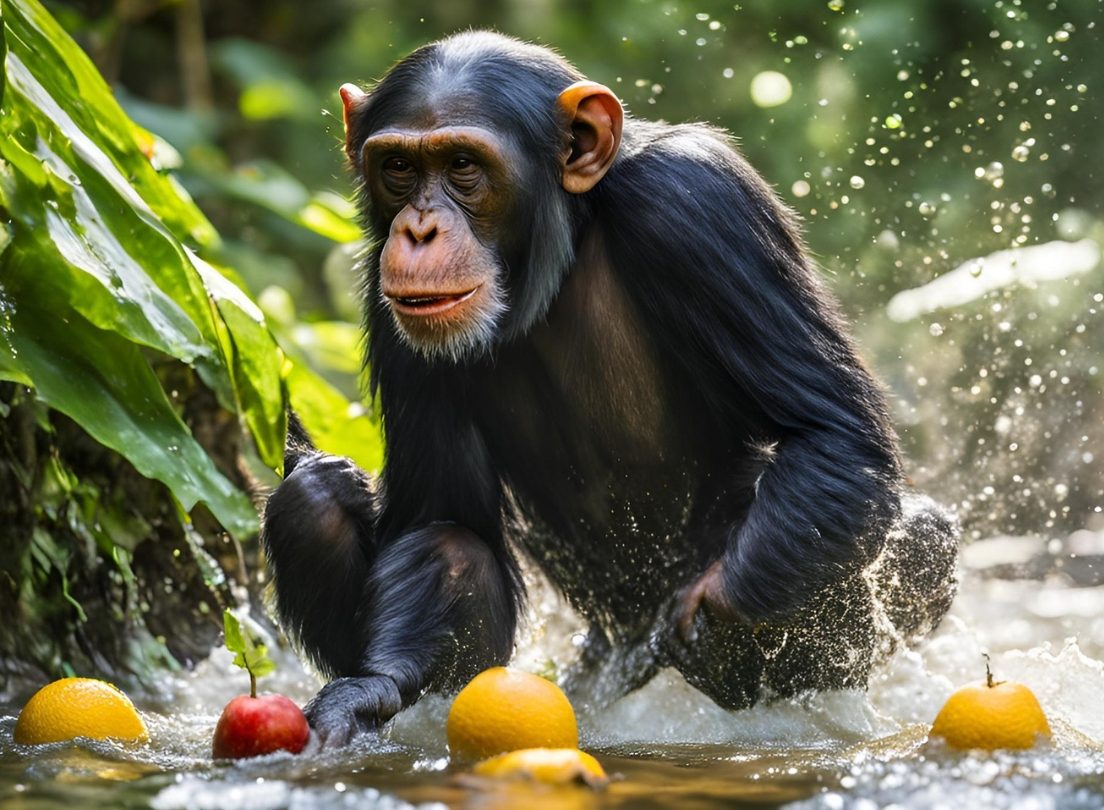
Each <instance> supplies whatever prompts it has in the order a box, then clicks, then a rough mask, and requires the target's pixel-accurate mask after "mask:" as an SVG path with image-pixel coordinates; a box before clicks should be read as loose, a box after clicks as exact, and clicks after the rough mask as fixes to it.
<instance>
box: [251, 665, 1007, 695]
mask: <svg viewBox="0 0 1104 810" xmlns="http://www.w3.org/2000/svg"><path fill="white" fill-rule="evenodd" d="M986 668H988V665H987V666H986ZM246 671H247V672H248V673H249V697H251V698H255V697H257V676H256V675H254V674H253V670H251V669H249V670H246ZM989 685H990V686H992V685H993V677H992V676H991V675H990V676H989Z"/></svg>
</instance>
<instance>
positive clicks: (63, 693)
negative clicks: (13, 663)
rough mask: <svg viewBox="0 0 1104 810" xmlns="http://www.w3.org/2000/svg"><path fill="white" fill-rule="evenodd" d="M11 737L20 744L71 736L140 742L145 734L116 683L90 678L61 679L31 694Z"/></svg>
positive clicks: (62, 738) (51, 740) (144, 725)
mask: <svg viewBox="0 0 1104 810" xmlns="http://www.w3.org/2000/svg"><path fill="white" fill-rule="evenodd" d="M14 737H15V741H16V742H17V743H19V744H20V745H37V744H39V743H52V742H62V741H64V740H71V739H73V738H74V737H91V738H93V739H96V740H103V739H107V738H109V737H110V738H112V739H116V740H124V741H127V742H142V741H145V740H147V739H149V733H148V732H147V731H146V724H145V723H143V722H142V718H141V717H139V716H138V712H137V711H135V709H134V704H133V703H131V702H130V698H128V697H127V696H126V695H124V694H123V693H122V691H120V690H119V688H118V687H117V686H114V685H113V684H110V683H107V682H106V681H98V680H96V679H94V678H62V679H61V680H60V681H54V682H53V683H49V684H46V686H44V687H42V688H41V689H39V690H38V691H37V692H35V693H34V695H32V696H31V699H30V700H28V701H27V705H26V706H24V707H23V711H21V712H20V713H19V719H18V720H16V722H15V734H14Z"/></svg>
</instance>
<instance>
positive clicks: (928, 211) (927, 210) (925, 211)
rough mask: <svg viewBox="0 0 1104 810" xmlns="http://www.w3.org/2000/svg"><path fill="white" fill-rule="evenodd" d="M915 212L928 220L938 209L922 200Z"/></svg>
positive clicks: (933, 204)
mask: <svg viewBox="0 0 1104 810" xmlns="http://www.w3.org/2000/svg"><path fill="white" fill-rule="evenodd" d="M916 210H917V211H919V212H920V215H921V216H923V217H927V218H929V219H930V218H931V217H934V216H935V212H936V211H937V210H939V209H937V208H936V207H935V203H931V202H928V201H927V200H924V202H922V203H920V205H918V206H917V208H916ZM941 328H942V327H941Z"/></svg>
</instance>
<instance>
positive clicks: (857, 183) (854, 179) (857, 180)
mask: <svg viewBox="0 0 1104 810" xmlns="http://www.w3.org/2000/svg"><path fill="white" fill-rule="evenodd" d="M865 185H866V181H865V180H863V179H862V178H861V177H859V176H858V175H857V174H853V175H851V188H854V189H859V188H862V187H863V186H865Z"/></svg>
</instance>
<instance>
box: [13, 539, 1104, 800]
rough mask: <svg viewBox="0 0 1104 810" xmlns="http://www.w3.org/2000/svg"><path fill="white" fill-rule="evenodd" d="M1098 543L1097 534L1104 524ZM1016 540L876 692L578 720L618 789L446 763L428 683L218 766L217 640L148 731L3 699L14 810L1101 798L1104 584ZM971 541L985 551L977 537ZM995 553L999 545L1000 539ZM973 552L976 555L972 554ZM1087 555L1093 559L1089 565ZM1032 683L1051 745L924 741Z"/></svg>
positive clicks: (221, 670) (551, 631) (640, 701)
mask: <svg viewBox="0 0 1104 810" xmlns="http://www.w3.org/2000/svg"><path fill="white" fill-rule="evenodd" d="M1100 539H1104V537H1101V538H1100ZM1011 543H1012V541H1010V540H1007V539H1006V540H996V541H990V542H989V543H988V544H982V546H983V547H984V546H985V545H987V546H988V549H989V552H988V555H989V556H988V557H987V556H986V554H987V552H985V551H984V550H983V551H981V552H980V553H972V552H971V553H967V554H966V555H964V557H965V559H966V562H967V563H968V564H970V563H971V560H972V561H973V563H974V564H975V565H981V566H986V568H984V570H979V569H978V568H975V569H973V570H970V569H968V570H967V571H966V572H965V573H964V580H963V586H962V590H961V593H960V595H959V597H958V599H957V600H956V603H955V606H954V607H953V609H952V611H951V613H950V615H949V616H948V617H947V618H946V619H945V620H944V622H943V624H942V625H941V626H940V628H939V630H938V631H937V632H936V634H935V635H934V636H933V637H932V638H931V639H930V640H929V641H927V642H926V643H925V644H923V645H922V646H921V647H919V648H917V649H915V650H912V651H906V652H899V653H897V654H896V655H895V656H894V658H893V659H892V660H891V661H890V662H889V663H888V664H887V665H885V666H884V667H882V668H881V669H880V670H879V671H878V673H877V674H876V675H875V677H874V679H873V682H872V683H871V686H870V688H869V690H868V691H866V692H837V693H827V694H821V695H817V696H814V697H811V698H808V699H805V700H801V701H794V702H780V703H775V704H772V705H769V706H760V707H756V708H754V709H751V710H748V711H742V712H734V713H730V712H725V711H722V710H720V709H718V708H717V707H716V706H715V705H714V704H712V703H711V702H710V701H709V700H707V699H706V698H704V697H702V696H700V695H699V694H698V693H696V692H695V691H694V690H693V689H691V688H690V687H688V686H687V685H686V684H685V683H684V682H683V681H682V680H681V679H680V678H679V677H678V676H677V675H675V674H673V673H669V672H664V673H661V674H660V676H659V677H657V678H656V679H655V680H654V681H652V683H650V684H649V685H648V686H647V687H645V688H644V689H642V690H640V691H638V692H636V693H634V694H632V695H629V696H628V697H626V698H624V699H622V700H621V701H619V702H618V703H616V704H614V705H613V706H610V707H608V708H607V709H605V710H602V711H600V712H598V713H596V714H594V715H592V716H588V715H583V716H582V717H581V733H582V746H583V747H584V748H586V749H587V750H589V751H591V752H593V753H595V754H596V755H597V756H598V757H599V759H600V760H601V761H602V763H603V764H604V765H605V767H606V769H607V770H608V771H609V772H610V774H611V775H612V776H613V781H612V782H611V784H610V785H609V787H608V788H606V789H605V790H602V791H597V792H595V791H590V790H588V789H585V788H581V787H565V788H536V787H529V786H525V785H492V784H484V783H479V782H476V781H473V779H472V777H470V776H469V775H465V774H464V773H463V771H462V770H461V769H456V768H453V767H451V766H450V764H449V760H448V751H447V748H446V745H445V737H444V725H445V717H446V714H447V710H448V702H447V700H445V699H443V698H435V697H429V698H426V699H424V700H423V701H422V702H421V703H419V704H418V705H417V706H415V707H414V708H413V709H410V710H408V711H407V712H405V713H403V714H402V715H400V716H399V717H398V718H397V719H396V720H395V721H394V722H393V723H392V724H391V725H390V726H389V727H388V728H387V729H386V730H385V731H384V732H383V733H382V734H381V735H380V736H378V737H375V738H372V739H368V740H365V741H363V742H362V743H361V744H359V745H358V746H356V747H354V748H350V749H347V750H343V751H341V752H334V753H331V752H326V753H320V752H317V751H311V750H310V749H308V751H307V752H305V753H304V754H302V755H300V756H296V757H292V756H290V755H286V754H277V755H272V756H269V757H263V758H259V759H256V760H250V761H244V762H239V763H234V764H224V763H218V764H215V763H213V762H212V761H211V758H210V742H211V736H212V732H213V729H214V725H215V721H216V719H217V717H218V714H219V712H220V711H221V709H222V706H223V705H224V704H225V703H226V702H227V701H228V700H229V699H230V698H231V697H232V696H233V695H234V694H236V693H238V692H240V691H241V690H242V689H243V688H244V686H245V683H244V681H245V678H244V674H243V673H241V672H240V671H238V670H235V669H234V668H233V667H232V666H231V665H230V656H229V654H227V653H225V652H224V651H218V652H216V653H215V654H213V655H212V656H211V658H210V659H209V660H207V661H205V662H204V663H203V664H201V665H200V666H199V667H198V668H197V669H196V670H194V671H193V672H189V673H185V674H181V675H176V676H167V677H166V679H165V681H164V682H163V683H162V684H160V686H159V687H158V688H157V689H155V690H153V691H152V693H151V694H147V695H145V696H142V695H137V696H136V702H137V703H138V705H139V706H140V708H141V709H142V710H143V713H144V715H145V717H146V719H147V723H148V725H149V727H150V735H151V740H150V742H149V744H148V745H143V746H138V747H130V748H127V747H121V746H116V745H114V744H110V743H90V742H89V743H80V744H74V745H62V744H59V745H51V746H38V747H23V746H18V745H15V744H14V743H13V741H12V728H13V726H14V724H15V715H16V714H17V708H15V707H6V708H4V707H0V717H2V718H3V719H2V720H0V806H3V807H4V808H12V809H13V810H15V809H16V808H35V809H36V810H38V808H42V809H43V810H45V809H46V808H51V809H52V808H62V807H124V808H130V807H152V808H157V810H177V809H178V808H179V809H180V810H183V809H184V808H205V809H208V808H209V809H211V810H214V809H216V808H218V809H221V808H225V809H226V810H241V808H250V809H251V810H252V808H261V809H265V808H285V807H290V808H297V809H298V808H323V807H326V808H329V807H334V808H338V807H342V808H344V807H356V808H380V809H381V810H391V809H392V808H406V807H409V806H412V805H413V806H422V807H433V808H481V809H482V808H513V807H524V808H538V809H539V808H545V807H548V808H606V807H632V808H637V807H640V808H666V807H670V808H720V807H780V806H786V807H795V808H803V809H807V808H861V810H872V809H873V808H879V807H885V808H889V807H907V808H943V807H956V806H957V807H960V808H979V807H1000V808H1004V807H1007V808H1013V807H1014V808H1052V807H1053V808H1066V807H1069V808H1082V807H1084V808H1098V807H1102V806H1104V699H1102V696H1104V663H1102V661H1104V588H1102V587H1074V586H1072V585H1070V584H1068V583H1069V582H1070V581H1071V578H1070V577H1068V576H1065V575H1062V576H1053V575H1052V576H1051V577H1050V578H1049V579H1043V580H1039V579H1030V580H1028V579H1020V580H1013V579H996V578H992V577H991V576H987V575H986V574H985V571H989V572H992V571H994V570H997V569H995V568H994V567H993V566H992V565H989V564H990V563H993V562H994V560H996V561H997V562H999V561H1000V560H999V558H1000V555H1001V554H1002V553H1004V552H1005V551H1006V550H1007V547H1008V545H1009V544H1011ZM975 548H976V547H975ZM994 550H995V551H996V552H997V553H996V557H995V558H994V556H993V554H992V552H993V551H994ZM969 551H970V550H969V549H968V552H969ZM1086 565H1087V566H1088V567H1089V568H1091V566H1092V563H1091V562H1090V563H1082V566H1083V567H1084V566H1086ZM528 627H529V629H528V634H527V640H526V641H525V643H524V644H523V645H522V647H521V649H520V650H519V653H518V657H517V659H516V663H517V664H518V665H520V666H522V667H523V668H529V669H539V668H540V667H541V666H542V665H544V664H546V663H547V661H548V660H549V659H553V660H558V659H560V658H561V657H563V656H566V655H568V654H569V653H570V649H571V641H570V639H571V629H570V627H569V626H568V625H567V624H566V620H565V619H564V618H563V611H562V606H560V605H558V604H557V603H555V602H554V601H553V600H551V599H550V598H547V597H546V598H544V599H543V600H536V604H535V606H534V608H533V609H532V615H531V619H530V622H529V624H528ZM983 652H988V653H990V654H991V656H992V661H993V668H994V671H995V672H996V674H997V675H998V677H1000V678H1002V679H1007V680H1016V681H1022V682H1024V683H1026V684H1028V685H1029V686H1030V687H1031V688H1032V689H1033V690H1034V691H1035V693H1036V694H1037V695H1038V697H1039V699H1040V701H1041V702H1042V704H1043V706H1044V708H1045V709H1046V711H1047V713H1048V715H1049V717H1050V719H1051V723H1052V726H1053V728H1054V731H1055V735H1054V741H1053V743H1051V744H1048V745H1041V746H1040V747H1037V748H1036V749H1034V750H1032V751H1029V752H1026V753H1015V754H1012V753H998V754H994V755H988V754H986V755H964V754H959V753H954V752H951V751H948V750H946V749H945V748H943V747H942V746H941V745H938V744H935V743H929V742H928V741H927V727H928V725H929V724H930V722H931V720H932V718H934V716H935V714H936V712H937V711H938V709H939V707H940V706H941V705H942V702H943V701H944V700H945V699H946V697H947V696H948V695H949V694H950V692H951V691H952V690H953V689H954V688H955V687H956V686H959V685H961V684H963V683H966V682H968V681H973V680H978V679H979V678H980V677H982V676H983V675H984V659H983V657H982V653H983ZM279 657H280V659H281V660H280V661H279V664H280V667H279V671H278V673H277V674H276V675H274V676H271V677H269V678H266V679H265V680H264V681H263V682H262V690H270V691H279V692H283V693H285V694H288V695H289V696H291V697H292V698H293V699H296V700H297V701H299V702H303V701H305V700H306V699H308V698H309V697H310V695H311V694H313V692H314V690H315V689H316V688H317V681H316V680H315V678H314V677H313V676H312V675H310V674H309V673H307V672H305V671H304V670H303V669H302V668H301V667H300V666H299V665H298V663H297V662H296V660H295V658H294V657H293V656H292V655H291V654H290V653H281V654H280V656H279Z"/></svg>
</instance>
